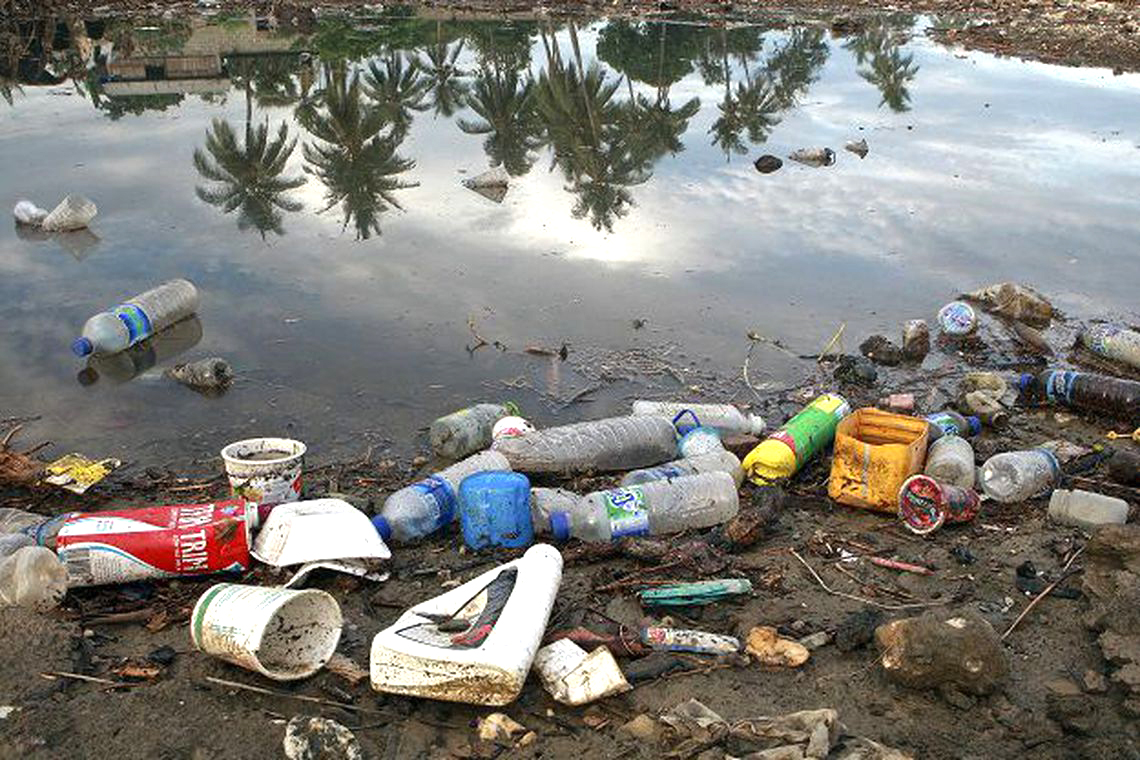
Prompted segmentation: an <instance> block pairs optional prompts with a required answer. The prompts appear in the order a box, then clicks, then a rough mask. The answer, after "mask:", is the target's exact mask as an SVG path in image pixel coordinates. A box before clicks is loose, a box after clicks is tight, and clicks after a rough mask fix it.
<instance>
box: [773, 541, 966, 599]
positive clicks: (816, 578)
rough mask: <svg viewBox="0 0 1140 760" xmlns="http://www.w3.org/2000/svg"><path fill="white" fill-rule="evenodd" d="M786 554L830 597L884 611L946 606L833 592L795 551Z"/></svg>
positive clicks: (789, 550)
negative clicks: (906, 602)
mask: <svg viewBox="0 0 1140 760" xmlns="http://www.w3.org/2000/svg"><path fill="white" fill-rule="evenodd" d="M788 553H789V554H791V555H792V556H793V557H795V558H796V559H797V560H799V562H800V564H801V565H803V566H804V567H806V568H807V569H808V572H809V573H811V574H812V577H813V578H815V581H816V583H818V584H819V586H820V588H822V589H823V590H824V591H826V592H827V593H829V594H831V595H832V596H839V597H843V598H844V599H850V600H851V601H854V602H859V603H861V604H869V605H871V606H872V607H878V608H880V609H884V610H913V609H917V608H919V607H942V606H944V605H946V604H947V603H946V602H914V603H911V604H883V603H882V602H876V601H875V600H874V599H868V598H866V597H863V596H857V595H855V594H848V593H846V592H843V591H835V590H834V589H832V588H830V587H829V586H828V585H827V584H826V583H824V581H823V578H820V577H819V573H817V572H816V571H815V569H814V568H813V567H812V566H811V565H809V564H808V563H807V560H805V559H804V558H803V557H801V556H800V555H799V554H797V553H796V550H795V549H788Z"/></svg>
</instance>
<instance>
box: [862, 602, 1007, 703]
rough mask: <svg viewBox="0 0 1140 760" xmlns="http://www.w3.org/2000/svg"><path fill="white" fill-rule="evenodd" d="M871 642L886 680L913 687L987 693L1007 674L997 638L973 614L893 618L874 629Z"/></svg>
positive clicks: (980, 619) (999, 641)
mask: <svg viewBox="0 0 1140 760" xmlns="http://www.w3.org/2000/svg"><path fill="white" fill-rule="evenodd" d="M875 643H876V644H877V645H878V647H879V651H880V652H882V657H881V658H880V661H881V662H882V666H883V670H884V672H885V673H886V674H887V677H888V678H890V679H891V680H892V681H895V682H896V683H899V684H902V685H904V686H909V687H911V688H915V689H933V688H936V687H939V686H943V685H946V686H952V687H955V688H957V689H959V690H961V691H963V692H965V693H968V694H979V695H982V694H989V693H990V692H992V691H993V690H994V689H995V688H996V687H997V686H998V685H999V684H1000V683H1001V682H1002V681H1003V680H1004V679H1005V677H1006V675H1007V674H1008V672H1009V655H1008V654H1007V653H1006V651H1005V649H1004V648H1003V647H1002V643H1001V639H1000V638H999V637H998V635H997V633H996V632H995V631H994V629H993V628H992V627H991V626H990V624H989V623H987V622H986V621H985V620H984V619H983V618H982V617H981V616H979V615H978V614H977V613H973V612H967V613H963V614H961V615H956V616H953V617H946V616H944V615H938V614H934V613H928V614H926V615H924V616H922V617H917V618H905V619H903V620H895V621H892V622H890V623H887V624H886V625H883V626H880V627H879V628H878V629H877V630H876V631H875Z"/></svg>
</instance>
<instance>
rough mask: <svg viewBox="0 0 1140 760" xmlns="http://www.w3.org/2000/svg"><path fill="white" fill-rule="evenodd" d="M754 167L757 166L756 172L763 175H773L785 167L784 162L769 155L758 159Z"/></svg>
mask: <svg viewBox="0 0 1140 760" xmlns="http://www.w3.org/2000/svg"><path fill="white" fill-rule="evenodd" d="M752 165H753V166H755V167H756V171H758V172H760V173H761V174H771V173H772V172H774V171H779V170H780V167H781V166H783V165H784V162H783V161H781V160H780V159H778V158H776V157H775V156H773V155H772V154H770V153H767V154H765V155H763V156H760V158H758V159H756V161H755V162H754V163H753V164H752Z"/></svg>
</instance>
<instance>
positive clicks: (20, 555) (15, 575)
mask: <svg viewBox="0 0 1140 760" xmlns="http://www.w3.org/2000/svg"><path fill="white" fill-rule="evenodd" d="M65 593H67V569H66V568H65V567H64V565H63V563H62V562H60V561H59V557H57V556H55V552H53V551H52V550H51V549H45V548H44V547H42V546H25V547H23V548H22V549H18V550H17V551H16V553H15V554H12V555H11V556H9V557H5V558H4V559H3V560H2V561H0V604H3V605H5V606H17V607H36V608H39V609H44V608H48V607H54V606H55V605H56V604H58V603H59V600H60V599H61V598H63V595H64V594H65Z"/></svg>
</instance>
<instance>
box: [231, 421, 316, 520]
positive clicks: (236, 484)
mask: <svg viewBox="0 0 1140 760" xmlns="http://www.w3.org/2000/svg"><path fill="white" fill-rule="evenodd" d="M305 450H306V449H305V444H303V443H301V442H300V441H294V440H292V439H291V438H247V439H246V440H244V441H236V442H234V443H231V444H230V445H228V446H226V447H225V448H224V449H222V461H223V462H224V463H225V466H226V475H227V476H229V479H230V492H231V493H232V494H233V495H234V497H235V498H242V499H245V500H246V501H248V502H253V503H255V504H261V505H265V506H270V505H274V504H284V503H286V502H290V501H297V500H298V499H299V498H301V471H302V470H303V469H304V459H305ZM271 453H279V454H280V456H278V457H273V458H269V459H262V458H260V457H263V456H267V455H268V454H271ZM251 457H257V458H251Z"/></svg>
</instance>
